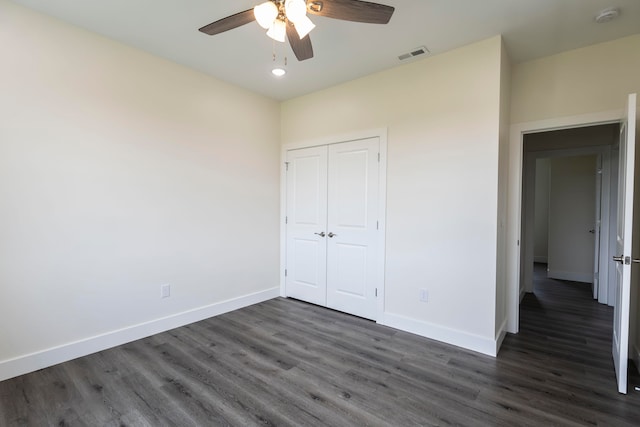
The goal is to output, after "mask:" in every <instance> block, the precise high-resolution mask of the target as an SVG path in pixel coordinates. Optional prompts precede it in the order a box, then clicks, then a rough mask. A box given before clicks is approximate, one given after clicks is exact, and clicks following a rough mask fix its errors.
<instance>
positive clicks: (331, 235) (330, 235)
mask: <svg viewBox="0 0 640 427" xmlns="http://www.w3.org/2000/svg"><path fill="white" fill-rule="evenodd" d="M327 236H329V237H333V236H337V234H333V233H332V232H331V231H330V232H329V234H327Z"/></svg>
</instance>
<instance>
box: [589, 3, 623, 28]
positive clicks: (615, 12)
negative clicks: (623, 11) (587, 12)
mask: <svg viewBox="0 0 640 427" xmlns="http://www.w3.org/2000/svg"><path fill="white" fill-rule="evenodd" d="M619 15H620V9H618V8H616V7H610V8H607V9H604V10H601V11H600V12H598V14H597V15H596V17H595V20H596V22H597V23H598V24H603V23H605V22H609V21H612V20H614V19H616V18H617V17H618V16H619Z"/></svg>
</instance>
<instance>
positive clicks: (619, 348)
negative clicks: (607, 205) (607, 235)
mask: <svg viewBox="0 0 640 427" xmlns="http://www.w3.org/2000/svg"><path fill="white" fill-rule="evenodd" d="M635 136H636V94H631V95H629V99H628V103H627V110H626V117H625V119H624V120H623V122H622V124H621V127H620V163H619V172H618V227H617V231H616V256H614V257H613V260H614V261H615V263H616V283H615V286H616V303H615V306H614V311H613V361H614V365H615V369H616V377H617V380H618V391H619V392H620V393H625V394H626V393H627V366H628V363H629V305H630V299H631V264H632V262H631V261H632V258H631V257H632V254H631V234H632V226H633V224H632V222H633V180H634V163H635V162H634V160H635V159H634V156H635V144H636V140H635ZM635 255H636V257H638V254H635Z"/></svg>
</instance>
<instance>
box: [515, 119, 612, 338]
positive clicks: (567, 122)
mask: <svg viewBox="0 0 640 427" xmlns="http://www.w3.org/2000/svg"><path fill="white" fill-rule="evenodd" d="M623 114H624V111H623V110H622V109H619V110H611V111H604V112H599V113H592V114H582V115H577V116H567V117H559V118H553V119H546V120H539V121H532V122H524V123H516V124H513V125H511V127H510V131H509V173H508V176H509V182H508V184H507V185H508V187H507V269H506V275H507V298H506V301H507V328H506V330H507V332H509V333H513V334H515V333H518V330H519V328H520V312H519V307H520V285H521V283H520V278H521V271H520V265H521V252H520V251H521V245H520V243H521V242H520V239H521V232H522V221H523V220H524V217H523V215H524V212H523V211H522V195H523V191H522V180H523V178H524V177H523V165H524V164H523V161H524V149H523V148H524V147H523V144H524V135H526V134H529V133H537V132H545V131H553V130H562V129H570V128H578V127H586V126H594V125H604V124H610V123H620V121H621V119H622V117H623Z"/></svg>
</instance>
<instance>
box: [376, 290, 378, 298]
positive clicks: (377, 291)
mask: <svg viewBox="0 0 640 427" xmlns="http://www.w3.org/2000/svg"><path fill="white" fill-rule="evenodd" d="M376 296H378V288H376Z"/></svg>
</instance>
